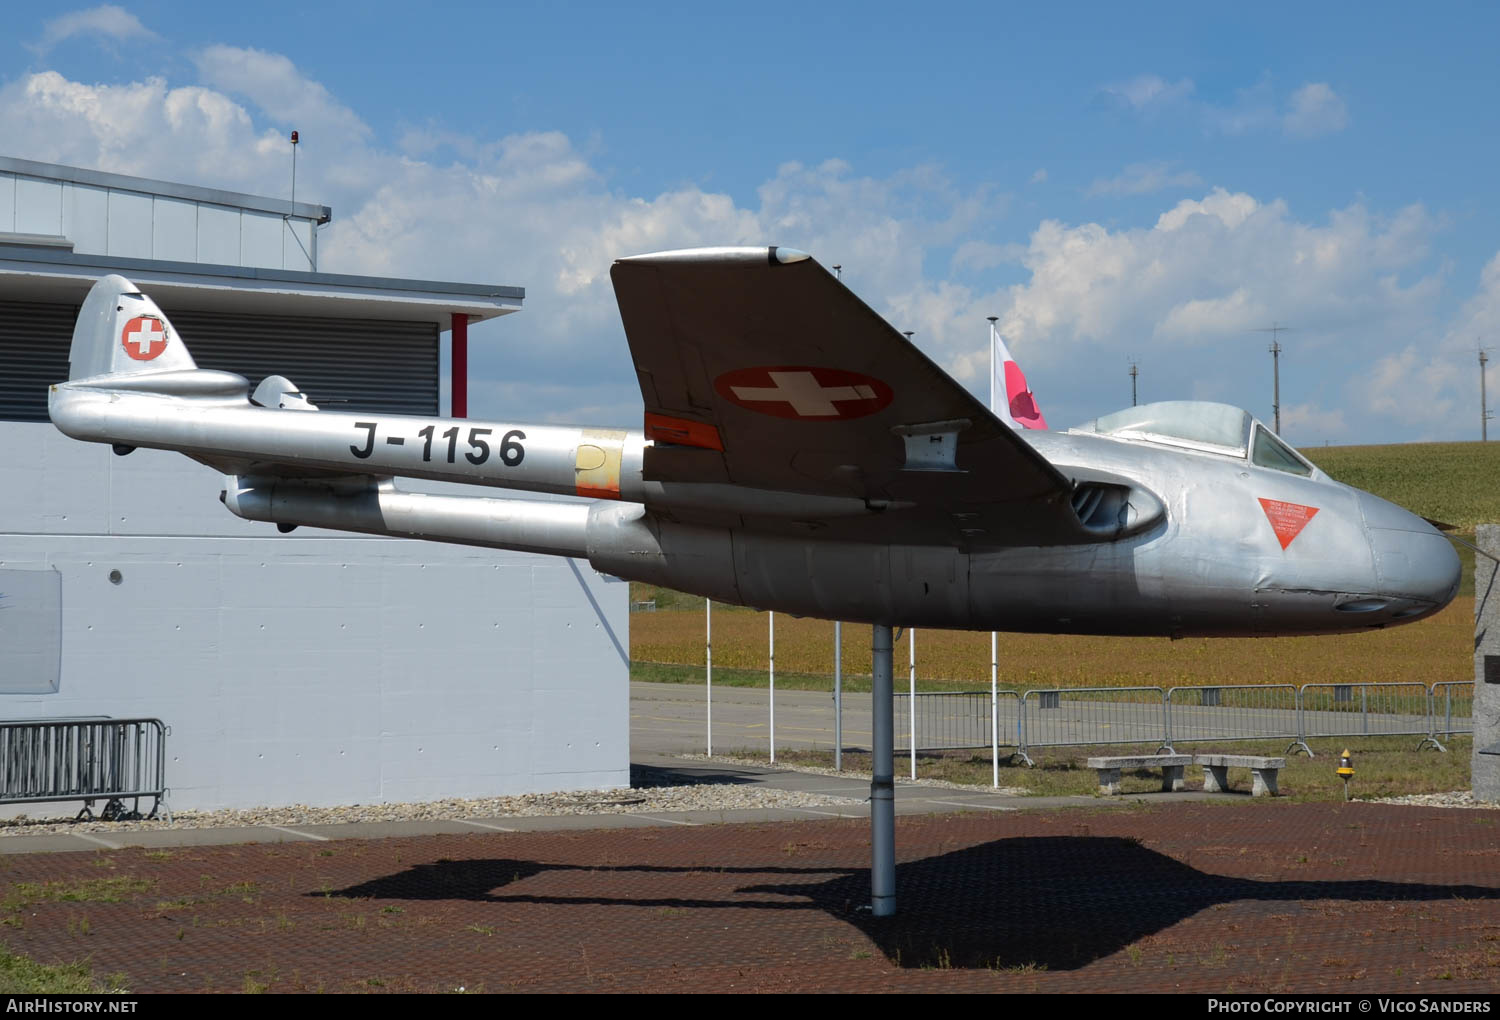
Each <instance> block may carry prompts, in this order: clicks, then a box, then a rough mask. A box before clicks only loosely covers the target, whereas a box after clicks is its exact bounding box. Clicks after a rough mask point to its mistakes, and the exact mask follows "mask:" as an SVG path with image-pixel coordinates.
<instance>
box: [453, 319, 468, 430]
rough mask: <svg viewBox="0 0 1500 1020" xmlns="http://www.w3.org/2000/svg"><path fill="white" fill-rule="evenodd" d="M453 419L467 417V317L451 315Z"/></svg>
mask: <svg viewBox="0 0 1500 1020" xmlns="http://www.w3.org/2000/svg"><path fill="white" fill-rule="evenodd" d="M452 377H453V379H452V389H453V417H455V418H467V417H468V416H469V317H468V316H467V315H465V314H464V313H463V312H454V313H453V371H452Z"/></svg>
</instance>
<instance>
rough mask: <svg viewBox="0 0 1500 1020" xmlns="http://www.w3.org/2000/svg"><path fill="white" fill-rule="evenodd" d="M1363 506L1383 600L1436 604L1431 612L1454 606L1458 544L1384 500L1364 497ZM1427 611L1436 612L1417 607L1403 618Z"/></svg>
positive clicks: (1361, 507) (1360, 502) (1457, 568)
mask: <svg viewBox="0 0 1500 1020" xmlns="http://www.w3.org/2000/svg"><path fill="white" fill-rule="evenodd" d="M1359 506H1360V511H1361V513H1363V515H1364V518H1365V530H1366V531H1367V532H1368V533H1369V536H1370V552H1371V554H1372V555H1373V557H1374V560H1375V574H1376V577H1377V578H1378V580H1379V584H1380V594H1381V595H1383V596H1386V597H1388V598H1398V599H1410V600H1413V601H1414V602H1426V603H1430V604H1431V610H1436V609H1441V608H1442V607H1443V606H1445V605H1447V604H1448V603H1449V602H1451V601H1452V600H1453V596H1454V595H1455V594H1457V593H1458V579H1459V570H1460V567H1459V561H1458V553H1457V552H1456V551H1455V550H1454V548H1453V544H1452V543H1451V542H1449V541H1448V540H1447V539H1446V538H1444V537H1443V535H1442V533H1441V532H1440V531H1438V530H1437V529H1436V528H1434V527H1433V526H1432V525H1430V524H1428V523H1427V522H1426V521H1424V520H1422V518H1420V517H1418V516H1417V515H1416V514H1414V513H1411V512H1409V511H1407V510H1403V509H1402V508H1401V507H1399V506H1397V505H1396V504H1394V503H1390V502H1387V501H1386V500H1383V499H1381V498H1380V497H1379V496H1372V495H1371V494H1370V493H1368V492H1361V493H1360V500H1359ZM1425 611H1430V610H1428V609H1427V608H1426V607H1422V608H1420V609H1419V608H1418V607H1416V606H1413V607H1412V610H1411V612H1410V613H1398V614H1397V615H1398V616H1405V615H1416V613H1417V612H1425Z"/></svg>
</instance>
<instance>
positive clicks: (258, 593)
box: [0, 422, 629, 809]
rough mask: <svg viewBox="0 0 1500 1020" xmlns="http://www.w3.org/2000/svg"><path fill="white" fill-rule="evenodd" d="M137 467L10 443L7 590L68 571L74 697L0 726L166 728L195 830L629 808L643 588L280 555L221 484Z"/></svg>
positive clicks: (442, 560)
mask: <svg viewBox="0 0 1500 1020" xmlns="http://www.w3.org/2000/svg"><path fill="white" fill-rule="evenodd" d="M130 458H131V463H130V464H129V465H128V466H127V465H125V464H123V463H121V462H120V460H119V459H118V458H116V457H114V456H113V455H111V454H110V453H109V452H108V450H107V449H106V448H104V447H102V446H91V445H85V444H80V443H72V442H69V441H68V440H66V439H65V438H63V437H61V436H58V435H57V434H56V430H54V429H53V428H52V427H51V426H50V425H46V424H24V423H15V422H5V423H0V477H5V478H7V479H12V478H13V479H15V480H16V482H17V483H18V484H16V485H13V486H12V485H7V486H5V487H4V491H3V492H0V567H3V568H4V569H48V568H51V569H55V570H57V571H59V572H60V573H61V584H62V593H63V594H62V602H63V622H62V628H63V653H62V679H61V686H60V689H59V691H58V693H56V694H51V695H20V694H17V695H0V717H3V718H10V719H15V718H39V717H47V716H65V715H99V714H104V715H112V716H117V717H122V716H132V715H146V716H156V717H160V718H161V719H162V720H163V721H164V722H166V723H167V724H168V725H170V726H171V727H172V733H171V736H169V737H168V738H167V753H168V763H167V769H168V773H167V780H168V784H169V785H170V786H171V788H172V790H173V794H172V797H171V803H172V806H173V807H174V808H178V809H185V808H202V809H211V808H223V807H252V806H257V805H276V804H291V803H307V804H318V805H332V804H345V803H356V802H357V803H374V802H399V801H421V800H433V799H438V798H442V797H479V796H498V795H506V794H514V793H522V792H535V791H550V790H566V789H584V788H598V787H611V786H624V785H628V782H629V682H628V679H629V667H628V662H627V658H626V654H625V649H626V648H628V633H627V630H626V628H627V626H628V614H627V610H628V605H627V599H628V593H627V586H626V585H624V584H621V583H618V582H612V581H610V580H608V579H606V578H603V577H601V576H600V575H598V574H597V573H595V572H594V571H593V570H592V568H590V567H589V566H588V564H587V563H575V562H574V561H571V560H565V559H556V558H551V557H537V556H527V555H524V554H519V553H506V552H498V551H494V550H486V549H471V548H467V547H462V546H448V545H440V544H435V543H423V542H416V541H408V540H399V539H380V538H369V537H363V536H346V535H340V534H338V533H336V532H319V531H316V530H311V529H305V528H304V529H299V530H298V531H297V532H295V533H293V534H292V535H289V536H282V535H279V534H277V533H276V532H275V530H274V529H273V528H271V527H270V526H269V525H256V524H252V523H249V522H245V521H241V520H239V519H237V518H235V517H233V516H232V515H230V514H228V513H226V512H225V511H224V510H223V508H222V507H220V506H219V505H218V502H217V500H216V499H214V495H215V484H216V483H215V479H216V477H217V476H216V474H215V473H214V472H212V471H210V470H209V469H207V468H204V467H201V466H199V465H196V464H193V463H191V462H190V461H187V460H186V459H185V458H182V457H178V456H175V455H172V454H167V453H161V452H157V451H149V450H138V451H136V452H135V453H133V454H131V455H130ZM127 467H128V470H127ZM433 488H434V489H439V488H447V489H450V490H451V489H452V487H440V486H433ZM111 571H118V572H119V581H118V583H115V582H113V581H112V580H111V577H110V574H111Z"/></svg>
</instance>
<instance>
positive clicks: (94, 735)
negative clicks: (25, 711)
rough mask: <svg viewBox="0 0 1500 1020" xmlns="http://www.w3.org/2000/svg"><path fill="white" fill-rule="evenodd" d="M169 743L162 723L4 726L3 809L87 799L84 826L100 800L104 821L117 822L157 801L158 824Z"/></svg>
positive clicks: (0, 747) (0, 757)
mask: <svg viewBox="0 0 1500 1020" xmlns="http://www.w3.org/2000/svg"><path fill="white" fill-rule="evenodd" d="M166 736H167V728H166V726H164V725H163V724H162V721H161V720H160V719H108V718H71V719H27V720H18V721H0V804H35V803H43V802H49V801H64V800H81V801H83V802H84V807H83V810H81V811H80V812H79V813H78V817H79V818H80V819H86V818H92V817H93V816H94V813H93V806H94V801H96V800H101V799H102V800H105V801H106V803H105V807H104V810H103V811H102V812H101V813H100V816H99V817H100V818H102V819H103V820H105V821H113V820H116V819H122V820H123V819H126V818H132V817H134V818H139V817H141V814H140V798H142V797H151V798H152V799H153V803H152V805H151V812H150V814H148V815H146V816H145V817H147V818H154V817H155V816H156V813H157V811H158V810H159V809H160V808H162V807H163V801H164V800H165V798H166V794H167V789H166ZM126 799H132V800H133V801H134V805H133V807H132V808H131V809H129V810H127V809H126V807H125V805H124V803H123V801H124V800H126ZM167 817H168V818H170V817H171V813H170V811H168V812H167Z"/></svg>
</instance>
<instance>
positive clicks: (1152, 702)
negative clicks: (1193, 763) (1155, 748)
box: [1018, 687, 1167, 761]
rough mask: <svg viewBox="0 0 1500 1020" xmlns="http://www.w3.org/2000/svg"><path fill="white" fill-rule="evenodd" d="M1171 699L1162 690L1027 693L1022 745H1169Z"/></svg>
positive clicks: (1077, 689) (1021, 747)
mask: <svg viewBox="0 0 1500 1020" xmlns="http://www.w3.org/2000/svg"><path fill="white" fill-rule="evenodd" d="M1166 731H1167V720H1166V694H1165V692H1164V691H1163V690H1162V689H1161V688H1160V687H1074V688H1059V689H1055V690H1046V691H1037V690H1031V691H1027V692H1026V693H1025V694H1024V695H1022V697H1021V739H1020V743H1019V746H1018V751H1019V753H1020V754H1021V756H1022V757H1024V758H1026V759H1027V760H1028V761H1030V758H1029V757H1028V756H1027V755H1026V749H1027V748H1028V747H1043V746H1049V747H1063V746H1067V745H1069V744H1086V745H1090V746H1093V745H1097V744H1145V743H1158V744H1161V743H1165V739H1164V738H1165V737H1166Z"/></svg>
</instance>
